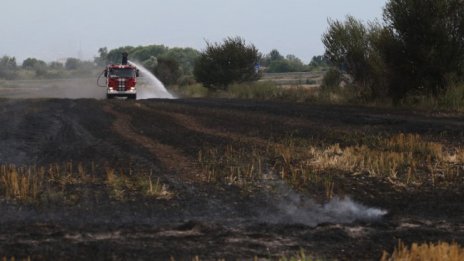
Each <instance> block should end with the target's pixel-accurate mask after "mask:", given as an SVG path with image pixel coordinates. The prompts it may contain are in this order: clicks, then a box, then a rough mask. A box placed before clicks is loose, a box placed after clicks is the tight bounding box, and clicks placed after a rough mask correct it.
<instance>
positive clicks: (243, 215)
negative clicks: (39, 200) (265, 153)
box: [0, 99, 464, 260]
mask: <svg viewBox="0 0 464 261" xmlns="http://www.w3.org/2000/svg"><path fill="white" fill-rule="evenodd" d="M0 126H1V128H0V163H1V164H15V165H17V166H46V165H47V164H51V163H63V162H71V161H72V162H76V163H77V162H80V163H83V164H87V165H90V164H94V165H96V166H97V169H100V170H102V172H101V173H102V174H101V175H104V174H103V169H104V168H105V167H106V166H112V167H114V168H134V169H142V170H152V171H153V173H154V175H156V177H157V178H159V180H160V181H161V182H162V183H163V184H166V185H167V186H168V187H169V189H170V191H172V192H173V194H174V196H173V197H172V198H168V199H153V198H146V197H133V198H130V199H128V200H122V201H121V200H114V199H112V198H111V197H110V196H109V195H108V193H106V192H105V189H104V188H103V187H102V185H101V184H100V185H99V184H94V185H92V184H88V185H86V187H85V188H76V192H75V193H77V194H78V195H79V199H78V200H66V199H65V198H64V199H63V201H62V202H61V203H60V202H55V203H53V204H51V203H50V204H23V203H18V202H14V201H8V200H3V199H2V200H0V213H1V215H0V257H3V256H5V257H13V256H14V257H16V259H17V260H18V259H21V258H27V257H30V258H31V259H32V260H89V259H90V260H166V259H169V258H171V257H173V258H175V259H176V260H184V259H192V258H194V257H196V256H198V257H200V258H201V259H202V260H217V259H220V258H225V259H228V260H236V259H251V258H253V257H259V258H271V259H273V258H277V257H281V256H291V255H294V254H295V253H298V252H299V251H300V249H303V250H304V251H305V253H307V255H312V256H315V257H320V258H323V259H329V260H332V259H340V260H379V259H380V257H381V256H382V253H383V251H388V252H391V251H392V250H393V248H394V247H395V246H396V245H397V244H398V241H399V240H402V241H403V242H405V243H412V242H438V241H447V242H453V241H454V242H457V243H459V244H461V245H463V244H464V204H463V203H462V198H463V191H464V190H463V188H464V185H463V183H462V182H457V183H456V184H453V185H452V186H449V187H433V186H422V187H420V188H406V187H404V188H402V187H398V186H396V185H395V184H392V183H391V182H390V181H388V180H387V179H379V178H374V177H369V176H367V175H363V174H361V175H351V174H350V173H340V174H338V175H334V177H335V184H336V189H335V193H336V194H337V195H339V196H340V197H344V196H349V197H350V198H351V199H352V200H353V201H355V202H357V203H359V204H362V205H363V206H366V207H372V208H378V209H382V210H385V211H387V212H388V214H386V215H384V216H382V217H381V218H378V219H372V220H370V219H357V218H354V219H349V220H347V221H344V220H343V219H328V220H329V221H324V220H325V219H324V218H322V219H321V220H322V221H320V222H305V221H304V220H305V218H307V219H311V218H312V217H311V216H304V215H303V217H302V218H301V217H300V218H298V219H295V218H294V217H292V215H291V213H290V212H285V211H284V209H283V208H282V206H281V205H282V204H286V202H287V201H285V200H284V199H285V197H288V196H289V195H290V196H292V197H293V196H295V197H298V198H299V200H301V201H298V202H300V203H301V202H303V201H304V202H303V203H304V204H306V203H307V202H312V201H313V200H314V202H318V203H314V204H313V205H311V204H312V203H311V204H310V206H309V207H308V206H307V205H305V206H306V207H307V208H311V206H314V205H318V204H323V203H321V201H320V200H319V199H321V198H323V195H322V194H323V193H324V192H323V191H320V190H308V191H311V193H312V194H311V193H309V192H307V191H306V192H304V191H303V192H301V191H293V190H291V189H290V188H287V187H285V186H284V185H283V184H280V185H278V186H277V187H279V186H280V187H283V189H275V187H274V189H259V190H253V191H252V192H244V191H243V190H242V189H240V188H238V187H237V186H232V185H228V184H223V183H214V184H213V183H206V182H203V181H202V180H201V175H202V173H201V169H200V168H199V166H198V165H197V164H195V159H196V157H197V155H198V151H199V150H200V149H201V148H204V147H211V146H218V147H219V146H225V145H227V144H234V143H235V144H237V143H239V142H240V143H243V144H248V146H258V147H265V146H266V144H267V143H268V142H269V141H270V140H272V141H273V142H279V141H280V140H282V139H285V138H286V137H289V136H291V137H293V138H295V139H300V138H301V139H311V140H314V142H315V143H319V144H334V143H340V144H341V145H342V146H344V145H351V144H354V143H356V142H357V141H359V140H360V138H361V136H362V135H367V134H378V135H388V134H393V133H400V132H402V133H418V134H420V135H421V136H422V137H425V138H426V139H429V140H437V141H440V142H442V143H444V144H447V145H449V146H454V147H459V146H462V145H463V143H464V131H463V130H464V129H463V127H464V116H463V115H461V114H451V115H450V114H442V113H439V112H436V113H430V112H420V111H416V112H414V111H406V110H393V109H380V108H366V107H354V106H333V105H315V104H291V103H276V102H257V101H243V100H222V99H186V100H183V99H178V100H156V99H153V100H140V101H126V100H108V101H99V100H93V99H77V100H70V99H24V100H20V99H17V100H15V99H11V100H9V99H4V100H0ZM463 173H464V172H463ZM290 202H292V201H290ZM318 206H319V208H320V206H321V205H318ZM305 211H306V212H303V214H304V213H308V214H307V215H312V214H311V213H314V212H311V210H310V209H309V210H305ZM302 220H303V221H302ZM330 220H336V221H330Z"/></svg>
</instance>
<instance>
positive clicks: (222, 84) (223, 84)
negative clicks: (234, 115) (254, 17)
mask: <svg viewBox="0 0 464 261" xmlns="http://www.w3.org/2000/svg"><path fill="white" fill-rule="evenodd" d="M259 59H260V55H259V53H258V49H256V47H255V46H254V45H247V44H246V42H245V40H243V39H242V38H240V37H235V38H231V37H229V38H227V39H225V40H224V42H223V43H222V44H219V43H214V44H211V43H207V47H206V50H205V51H204V52H203V53H202V54H201V55H200V57H199V58H198V59H197V61H196V63H195V67H194V71H193V73H194V75H195V78H196V80H197V81H198V82H200V83H202V84H203V85H204V86H205V87H206V88H209V89H214V90H218V89H222V90H225V89H227V88H228V86H229V85H231V84H234V83H242V82H250V81H256V80H258V79H259V74H257V73H256V70H255V65H256V63H257V62H258V61H259Z"/></svg>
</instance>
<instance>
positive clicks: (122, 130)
mask: <svg viewBox="0 0 464 261" xmlns="http://www.w3.org/2000/svg"><path fill="white" fill-rule="evenodd" d="M103 111H105V112H106V113H109V114H111V115H113V116H115V117H116V119H115V121H114V122H113V126H112V130H113V131H114V132H116V133H117V134H119V135H120V136H121V137H124V138H125V139H126V140H129V141H131V142H133V143H134V144H137V145H139V146H142V147H143V148H145V149H147V150H148V151H149V152H150V153H151V154H152V155H153V156H154V157H156V158H157V159H158V160H159V161H160V162H161V163H162V164H163V166H164V167H165V168H166V169H167V170H168V171H169V172H176V173H177V174H180V175H182V177H186V178H187V179H192V178H194V177H195V176H198V175H199V173H200V171H199V170H197V169H196V168H195V166H194V164H192V159H190V158H189V157H187V156H186V155H184V154H183V153H182V152H180V151H178V150H177V149H175V148H173V147H171V146H169V145H166V144H162V143H160V142H158V141H156V140H154V139H151V138H149V137H147V136H144V135H142V134H140V133H139V132H137V131H136V130H135V129H134V127H133V126H132V124H131V117H130V116H129V115H127V114H124V113H121V112H118V111H116V110H114V109H113V108H112V106H110V105H106V106H104V107H103Z"/></svg>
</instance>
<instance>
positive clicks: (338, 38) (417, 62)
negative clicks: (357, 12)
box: [322, 0, 464, 102]
mask: <svg viewBox="0 0 464 261" xmlns="http://www.w3.org/2000/svg"><path fill="white" fill-rule="evenodd" d="M322 41H323V43H324V45H325V48H326V52H325V56H326V58H327V59H328V60H329V61H330V63H331V64H332V65H334V66H335V67H336V68H337V70H338V71H340V72H342V73H347V74H349V75H350V76H351V77H352V79H353V82H354V84H355V85H356V86H358V87H360V88H361V89H362V91H363V95H364V96H366V97H369V98H378V97H384V96H389V97H391V98H392V99H393V101H394V102H400V101H401V100H402V99H404V98H405V97H408V96H410V95H426V96H433V97H437V96H439V95H441V94H443V93H444V92H446V91H447V90H449V89H450V88H453V87H454V86H456V85H457V84H460V83H462V82H463V80H464V1H463V0H389V1H388V2H387V3H386V6H385V7H384V10H383V19H382V21H371V22H367V23H363V22H362V21H360V20H358V19H356V18H354V17H352V16H348V17H347V18H346V20H345V21H332V20H330V21H329V29H328V30H327V32H326V33H325V34H324V35H323V37H322ZM463 98H464V97H463Z"/></svg>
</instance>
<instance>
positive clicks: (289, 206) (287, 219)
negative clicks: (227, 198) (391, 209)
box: [261, 190, 388, 226]
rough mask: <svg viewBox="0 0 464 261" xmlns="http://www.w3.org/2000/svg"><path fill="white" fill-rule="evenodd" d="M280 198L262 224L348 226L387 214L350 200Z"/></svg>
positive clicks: (294, 195)
mask: <svg viewBox="0 0 464 261" xmlns="http://www.w3.org/2000/svg"><path fill="white" fill-rule="evenodd" d="M285 194H286V195H285ZM281 195H282V194H281ZM283 195H285V196H283V197H281V198H280V199H277V202H276V204H275V205H274V209H273V210H272V213H266V214H265V215H264V216H262V218H261V221H264V222H266V223H285V224H304V225H308V226H317V225H319V224H323V223H332V224H349V223H353V222H355V221H376V220H379V219H381V218H382V217H383V216H385V215H386V214H387V213H388V212H387V211H386V210H382V209H379V208H372V207H367V206H364V205H362V204H360V203H357V202H355V201H353V200H352V199H351V198H349V197H344V198H339V197H335V198H333V199H332V200H330V201H329V202H327V203H324V204H319V203H317V202H315V201H314V200H313V199H309V198H306V197H304V196H301V195H299V194H297V193H296V192H294V191H292V190H289V191H287V193H284V194H283Z"/></svg>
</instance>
